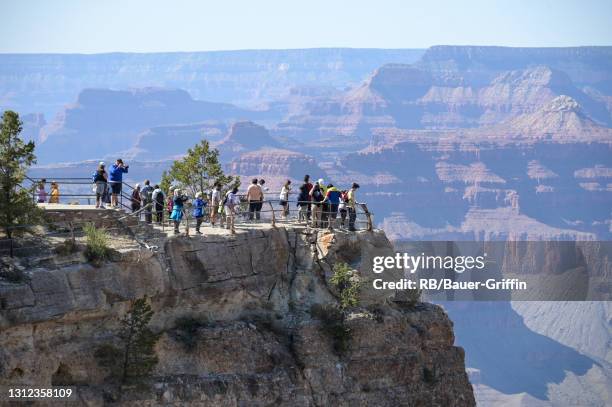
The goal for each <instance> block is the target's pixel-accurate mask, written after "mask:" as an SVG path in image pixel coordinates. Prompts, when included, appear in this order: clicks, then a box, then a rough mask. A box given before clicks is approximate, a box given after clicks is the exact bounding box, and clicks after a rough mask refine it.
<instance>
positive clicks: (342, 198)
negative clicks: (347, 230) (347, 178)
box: [338, 191, 348, 227]
mask: <svg viewBox="0 0 612 407" xmlns="http://www.w3.org/2000/svg"><path fill="white" fill-rule="evenodd" d="M347 203H348V191H342V192H341V193H340V203H339V204H338V211H339V212H340V226H341V227H344V226H345V225H346V214H347V210H346V205H347Z"/></svg>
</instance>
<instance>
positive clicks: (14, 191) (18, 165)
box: [0, 110, 39, 256]
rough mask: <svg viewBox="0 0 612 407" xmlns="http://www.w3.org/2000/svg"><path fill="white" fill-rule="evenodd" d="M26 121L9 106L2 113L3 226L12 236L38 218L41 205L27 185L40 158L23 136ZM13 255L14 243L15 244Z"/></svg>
mask: <svg viewBox="0 0 612 407" xmlns="http://www.w3.org/2000/svg"><path fill="white" fill-rule="evenodd" d="M21 129H22V122H21V120H19V115H18V114H17V113H15V112H13V111H10V110H7V111H5V112H4V114H3V115H2V129H1V131H0V227H2V229H3V230H4V232H5V234H6V236H7V237H8V238H9V239H10V238H12V237H13V236H14V234H15V232H16V231H20V230H23V228H22V227H20V226H23V225H30V224H32V223H34V222H35V221H36V220H37V219H38V215H39V213H38V209H37V207H36V205H35V204H34V202H33V200H32V195H31V193H32V191H30V190H28V189H26V188H25V187H24V186H23V181H24V179H25V177H26V171H27V169H28V167H29V166H30V165H32V164H33V163H34V162H35V161H36V156H35V155H34V142H32V141H30V142H28V143H25V142H24V141H23V140H22V139H21V138H20V137H19V133H21ZM10 254H11V256H12V255H13V246H12V244H11V253H10Z"/></svg>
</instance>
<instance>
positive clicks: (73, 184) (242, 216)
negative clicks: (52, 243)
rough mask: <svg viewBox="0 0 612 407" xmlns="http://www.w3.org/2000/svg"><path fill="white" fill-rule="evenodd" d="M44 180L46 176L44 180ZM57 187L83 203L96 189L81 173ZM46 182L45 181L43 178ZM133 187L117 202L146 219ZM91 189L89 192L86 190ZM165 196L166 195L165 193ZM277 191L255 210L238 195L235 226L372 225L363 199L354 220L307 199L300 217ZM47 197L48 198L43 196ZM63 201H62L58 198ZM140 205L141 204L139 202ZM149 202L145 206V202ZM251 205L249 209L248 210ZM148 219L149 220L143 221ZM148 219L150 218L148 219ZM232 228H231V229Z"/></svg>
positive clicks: (148, 209)
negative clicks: (135, 207)
mask: <svg viewBox="0 0 612 407" xmlns="http://www.w3.org/2000/svg"><path fill="white" fill-rule="evenodd" d="M26 178H27V180H29V181H30V182H31V183H32V187H34V186H35V185H38V184H39V183H40V182H41V181H43V180H44V179H43V178H31V177H26ZM45 181H46V180H45ZM53 181H55V182H56V183H57V184H58V185H59V187H60V194H59V203H68V204H85V205H92V202H93V203H95V202H96V193H95V190H94V188H95V184H93V182H92V180H91V178H85V177H80V178H79V177H69V178H57V177H56V178H53ZM46 183H47V184H48V183H49V181H46ZM134 189H135V188H134V187H133V186H132V185H130V184H129V183H127V182H125V181H124V182H122V188H121V194H119V196H118V206H119V207H120V208H121V209H123V210H125V211H127V212H133V213H132V214H131V215H133V216H134V217H136V218H137V219H138V220H142V214H143V213H144V214H145V218H147V219H148V216H151V217H153V215H155V214H156V211H155V210H154V208H155V203H154V202H153V203H149V204H145V203H144V202H142V201H141V202H139V205H138V206H140V208H139V209H137V210H136V211H134V210H133V209H132V201H133V199H132V193H133V191H134ZM87 191H91V192H87ZM105 192H106V193H105V194H104V196H103V200H104V203H105V204H106V203H107V202H108V201H109V200H110V194H111V191H110V184H108V185H107V189H106V191H105ZM290 195H294V196H295V193H292V192H290ZM165 197H167V195H165ZM278 197H279V192H271V191H266V192H264V200H263V201H262V202H261V203H260V205H261V207H260V208H259V209H258V210H255V211H254V210H252V208H249V203H248V202H247V201H246V195H244V194H243V195H240V201H241V203H240V205H239V206H238V208H236V214H235V218H234V222H235V225H236V226H240V227H244V226H245V225H250V224H254V223H270V224H271V225H272V226H273V227H274V226H276V225H277V224H289V223H292V224H302V225H304V226H306V227H313V228H326V227H331V228H341V229H349V224H350V225H351V226H353V227H354V228H355V229H361V230H364V229H365V230H368V231H372V230H373V228H374V226H373V214H372V213H371V212H370V211H369V209H368V207H367V205H366V204H365V203H358V204H356V205H355V208H354V211H355V213H354V218H355V219H354V221H351V220H350V216H351V215H350V213H349V211H348V210H346V212H344V213H343V212H342V211H340V210H336V211H330V210H329V208H330V206H329V205H321V207H320V209H319V207H316V209H315V204H314V203H312V202H307V204H308V205H309V206H310V209H307V210H305V211H304V210H303V211H302V214H303V215H304V217H302V218H300V216H299V213H300V211H299V208H298V202H297V200H295V199H294V200H291V199H290V200H289V201H288V202H287V209H288V211H286V210H285V209H284V208H283V207H282V206H281V205H280V199H278ZM32 199H33V200H34V202H36V201H37V193H36V189H35V188H32ZM166 199H167V198H166ZM47 201H48V198H47ZM62 201H63V202H62ZM143 205H144V206H143ZM147 205H149V206H147ZM249 209H251V210H249ZM210 211H211V206H210V205H207V207H206V208H205V220H204V223H206V222H207V221H209V219H210V215H211V213H210ZM190 213H191V210H190V205H189V204H188V203H187V204H186V205H185V209H184V215H183V218H182V220H181V224H183V226H185V227H187V230H189V227H191V226H193V225H195V221H196V220H195V219H194V218H193V217H191V216H190ZM313 215H316V216H320V217H321V219H320V220H319V219H318V218H315V219H313ZM162 217H163V221H162V222H161V226H162V230H165V226H166V224H167V222H169V221H170V220H169V219H168V218H169V214H168V212H167V208H166V202H164V203H163V208H162ZM218 218H219V220H220V223H221V224H222V223H224V221H225V220H226V219H225V218H226V214H225V213H224V214H219V215H218ZM147 223H149V222H147ZM151 223H153V222H152V219H151ZM232 232H233V231H232Z"/></svg>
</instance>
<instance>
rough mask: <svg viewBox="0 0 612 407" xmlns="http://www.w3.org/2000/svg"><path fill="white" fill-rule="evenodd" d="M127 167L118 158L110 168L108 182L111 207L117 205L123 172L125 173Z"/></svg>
mask: <svg viewBox="0 0 612 407" xmlns="http://www.w3.org/2000/svg"><path fill="white" fill-rule="evenodd" d="M129 168H130V166H129V165H125V164H123V160H122V159H121V158H118V159H117V161H115V163H114V164H113V165H112V166H111V168H110V171H109V173H110V180H109V184H110V187H111V192H112V196H111V206H112V207H113V208H117V207H119V195H121V186H122V185H123V174H127V172H128V169H129Z"/></svg>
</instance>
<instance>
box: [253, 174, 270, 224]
mask: <svg viewBox="0 0 612 407" xmlns="http://www.w3.org/2000/svg"><path fill="white" fill-rule="evenodd" d="M259 187H260V188H261V202H259V203H258V204H257V210H256V212H255V216H256V218H257V219H259V213H260V212H261V209H262V208H263V203H264V201H265V200H266V192H268V191H269V188H268V187H267V186H266V180H265V179H263V178H260V179H259Z"/></svg>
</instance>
